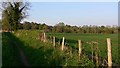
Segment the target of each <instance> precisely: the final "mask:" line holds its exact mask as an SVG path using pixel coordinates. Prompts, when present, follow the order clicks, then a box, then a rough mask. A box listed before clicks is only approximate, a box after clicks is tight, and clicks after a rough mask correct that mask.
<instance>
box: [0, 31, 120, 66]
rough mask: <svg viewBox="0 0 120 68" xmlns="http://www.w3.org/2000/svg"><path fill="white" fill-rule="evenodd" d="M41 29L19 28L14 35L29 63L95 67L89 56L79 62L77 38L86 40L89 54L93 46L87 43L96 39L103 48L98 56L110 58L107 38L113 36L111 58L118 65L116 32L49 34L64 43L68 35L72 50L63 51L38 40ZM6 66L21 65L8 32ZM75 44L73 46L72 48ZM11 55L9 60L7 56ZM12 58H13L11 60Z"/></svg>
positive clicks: (5, 53)
mask: <svg viewBox="0 0 120 68" xmlns="http://www.w3.org/2000/svg"><path fill="white" fill-rule="evenodd" d="M39 33H40V31H39V30H32V31H28V30H19V31H16V32H15V33H13V36H14V37H16V38H17V39H15V38H14V37H13V38H11V40H17V42H18V44H20V47H21V48H22V49H23V51H24V52H25V54H26V57H27V58H28V62H29V64H30V65H32V66H94V65H95V64H94V63H93V62H91V60H89V59H88V57H87V56H86V55H83V56H82V59H81V62H80V61H78V58H79V57H78V53H77V52H76V51H74V49H78V40H79V39H80V40H82V41H83V45H82V47H83V51H85V52H86V54H91V45H89V44H87V43H86V42H91V41H97V42H98V43H99V45H98V47H99V50H100V53H99V55H100V56H101V57H103V58H105V59H107V43H106V38H111V40H112V57H113V62H114V63H116V64H119V63H120V61H119V58H118V35H117V34H80V33H47V36H56V38H57V40H56V41H57V42H58V41H61V42H62V37H63V36H64V37H65V44H66V46H69V50H67V51H63V52H62V51H61V50H60V45H57V46H56V48H54V47H53V45H52V44H51V43H50V42H48V43H43V42H41V41H40V39H39ZM2 39H3V41H2V43H3V46H2V48H3V49H4V50H3V52H4V53H3V56H5V57H4V58H3V60H4V61H3V62H4V63H3V65H21V64H20V62H18V61H19V60H17V58H18V57H16V56H15V55H16V53H14V50H15V48H14V47H13V46H11V45H12V43H11V41H10V40H9V39H8V37H7V35H6V34H3V37H2ZM71 47H72V49H71ZM8 57H9V58H10V59H8V60H6V58H8ZM11 60H14V61H13V62H12V63H10V62H11Z"/></svg>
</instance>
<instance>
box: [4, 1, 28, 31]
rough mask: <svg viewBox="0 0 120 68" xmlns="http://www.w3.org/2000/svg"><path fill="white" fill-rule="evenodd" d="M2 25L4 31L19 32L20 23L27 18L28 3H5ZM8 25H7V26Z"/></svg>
mask: <svg viewBox="0 0 120 68" xmlns="http://www.w3.org/2000/svg"><path fill="white" fill-rule="evenodd" d="M2 6H3V11H2V23H3V26H4V28H3V29H4V30H8V31H9V30H17V29H18V26H19V23H20V22H21V20H22V19H23V18H25V17H26V10H27V9H28V3H27V2H26V3H23V2H3V3H2ZM6 24H7V25H6Z"/></svg>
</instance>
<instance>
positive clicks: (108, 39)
mask: <svg viewBox="0 0 120 68" xmlns="http://www.w3.org/2000/svg"><path fill="white" fill-rule="evenodd" d="M107 48H108V66H109V67H110V68H111V67H112V54H111V39H110V38H107Z"/></svg>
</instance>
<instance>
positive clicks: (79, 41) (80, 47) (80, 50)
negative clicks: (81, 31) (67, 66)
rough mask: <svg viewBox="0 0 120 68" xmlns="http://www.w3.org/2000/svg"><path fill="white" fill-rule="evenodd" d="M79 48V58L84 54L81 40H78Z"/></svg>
mask: <svg viewBox="0 0 120 68" xmlns="http://www.w3.org/2000/svg"><path fill="white" fill-rule="evenodd" d="M78 47H79V52H78V53H79V57H81V53H82V42H81V40H78Z"/></svg>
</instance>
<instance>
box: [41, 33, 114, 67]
mask: <svg viewBox="0 0 120 68" xmlns="http://www.w3.org/2000/svg"><path fill="white" fill-rule="evenodd" d="M43 38H44V39H43V42H46V40H47V39H46V35H45V33H44V35H43ZM64 40H65V37H63V38H62V46H61V50H62V51H63V50H64V45H65V41H64ZM87 43H88V42H87ZM89 44H90V45H91V51H92V61H93V57H94V45H95V44H96V53H95V59H96V66H99V49H98V42H94V41H92V42H91V43H89ZM53 46H54V47H55V46H56V39H55V36H53ZM78 48H79V51H78V54H79V58H81V54H82V41H81V40H78ZM107 48H108V66H109V67H110V68H111V67H112V54H111V39H110V38H107Z"/></svg>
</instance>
